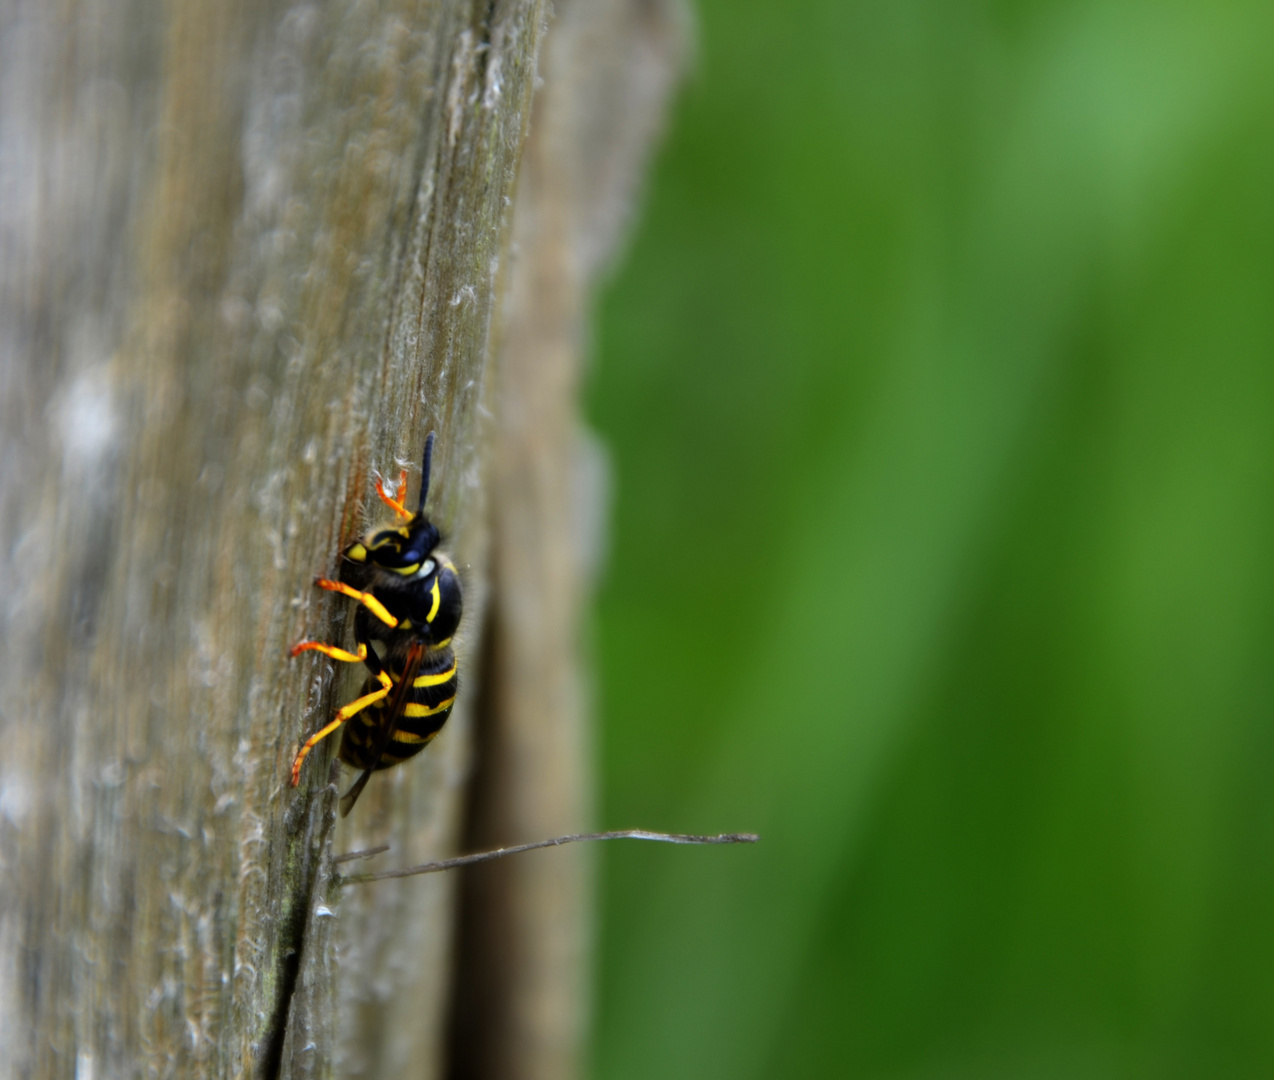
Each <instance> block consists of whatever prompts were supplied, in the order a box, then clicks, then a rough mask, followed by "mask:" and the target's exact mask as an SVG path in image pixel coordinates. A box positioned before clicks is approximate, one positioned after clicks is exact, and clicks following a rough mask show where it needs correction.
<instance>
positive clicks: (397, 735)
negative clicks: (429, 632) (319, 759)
mask: <svg viewBox="0 0 1274 1080" xmlns="http://www.w3.org/2000/svg"><path fill="white" fill-rule="evenodd" d="M388 670H389V677H390V678H391V679H392V680H393V683H394V691H392V692H391V693H390V694H389V695H388V696H387V697H385V698H383V699H381V700H380V701H378V702H376V703H375V704H374V705H371V706H369V707H368V708H366V709H364V710H363V711H362V712H361V713H359V714H358V715H357V716H354V717H352V718H351V719H350V721H349V723H348V724H346V726H345V732H344V735H343V737H342V739H341V760H342V761H344V762H345V763H346V764H347V765H352V766H354V768H356V769H388V768H389V767H390V766H392V765H398V764H400V763H402V762H404V761H406V760H407V759H408V758H409V757H413V756H415V755H416V754H418V753H420V751H421V750H423V749H424V748H425V747H426V746H428V745H429V743H430V741H431V740H432V739H433V737H434V736H435V735H437V734H438V732H439V731H440V730H442V726H443V724H445V723H446V722H447V717H448V716H450V715H451V707H452V706H453V705H454V704H455V701H456V690H457V687H458V685H459V680H458V677H457V675H456V654H455V653H454V652H453V651H452V650H451V649H450V648H449V647H445V648H433V649H430V650H429V651H428V652H427V653H426V654H425V658H424V661H423V662H422V663H421V665H420V669H419V671H418V672H417V673H416V677H415V678H414V679H413V680H412V685H411V688H410V689H409V690H408V691H407V694H406V705H405V706H404V707H403V710H402V712H401V714H400V715H399V717H398V723H397V725H396V726H395V728H394V733H393V735H392V736H391V737H390V740H389V742H388V744H387V745H386V746H385V749H384V752H383V753H382V754H381V756H380V759H379V760H378V761H375V762H373V761H372V755H373V754H374V753H375V750H376V746H377V743H378V742H379V740H380V736H381V733H382V732H383V731H384V730H385V724H386V718H385V716H384V715H383V714H384V710H385V709H386V708H388V703H389V701H391V700H392V699H393V698H394V697H395V692H396V691H397V688H398V684H399V683H400V682H401V681H402V674H403V672H402V664H401V661H399V662H397V663H396V664H392V665H390V667H389V669H388ZM378 685H379V684H378V683H377V682H376V680H375V679H368V680H367V682H366V683H365V684H364V686H365V689H364V690H363V693H369V692H370V691H371V690H374V689H375V687H376V686H378Z"/></svg>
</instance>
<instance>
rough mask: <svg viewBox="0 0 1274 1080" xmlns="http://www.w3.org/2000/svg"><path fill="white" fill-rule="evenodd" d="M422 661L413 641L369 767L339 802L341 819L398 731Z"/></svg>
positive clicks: (422, 652)
mask: <svg viewBox="0 0 1274 1080" xmlns="http://www.w3.org/2000/svg"><path fill="white" fill-rule="evenodd" d="M424 658H425V645H424V643H423V642H421V641H412V643H411V644H410V645H409V646H407V656H406V658H405V659H404V662H403V669H402V674H401V675H399V677H398V679H397V681H396V682H395V683H394V692H393V693H392V694H391V695H390V696H389V707H388V708H387V709H385V711H384V712H383V713H382V714H381V716H382V717H383V719H382V721H381V726H380V732H379V733H378V734H377V736H376V744H375V745H374V746H373V747H372V753H371V757H370V759H369V760H370V761H371V764H370V765H368V767H367V768H366V769H364V770H363V775H362V776H360V777H359V778H358V779H357V780H355V781H354V785H353V786H352V787H351V788H350V789H349V791H347V792H346V793H345V794H344V796H342V798H341V817H345V816H346V815H347V814H348V813H349V812H350V811H351V810H352V809H354V803H356V802H357V801H358V797H359V796H360V795H361V794H362V793H363V788H365V787H366V786H367V781H368V780H370V779H371V777H372V773H374V772H375V771H376V766H377V765H379V764H380V759H381V757H382V756H384V753H385V748H386V747H388V746H389V741H390V740H391V739H392V738H393V737H394V732H395V731H397V730H398V721H399V720H401V719H402V715H403V710H404V709H405V708H406V707H407V699H408V698H409V697H410V696H411V687H412V684H413V683H414V682H415V681H416V676H417V675H418V674H420V665H421V662H422V661H423V660H424Z"/></svg>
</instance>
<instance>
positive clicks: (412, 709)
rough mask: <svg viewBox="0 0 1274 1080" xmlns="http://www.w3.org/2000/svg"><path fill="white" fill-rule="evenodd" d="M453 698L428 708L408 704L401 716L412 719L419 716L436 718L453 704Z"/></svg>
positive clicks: (413, 703) (411, 703)
mask: <svg viewBox="0 0 1274 1080" xmlns="http://www.w3.org/2000/svg"><path fill="white" fill-rule="evenodd" d="M455 701H456V699H455V698H454V697H449V698H447V700H446V701H444V702H442V703H441V704H439V705H435V706H433V708H430V707H429V706H428V705H417V704H416V703H415V702H409V703H408V704H407V706H406V707H405V708H404V709H403V716H410V717H412V718H413V719H414V718H416V717H419V716H437V715H438V714H439V713H440V712H446V711H447V710H448V709H450V708H451V706H452V705H454V704H455Z"/></svg>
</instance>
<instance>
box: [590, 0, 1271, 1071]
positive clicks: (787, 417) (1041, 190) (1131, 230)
mask: <svg viewBox="0 0 1274 1080" xmlns="http://www.w3.org/2000/svg"><path fill="white" fill-rule="evenodd" d="M697 22H698V48H697V60H696V63H695V71H694V74H693V75H692V77H691V79H690V80H689V83H688V85H687V86H686V88H685V90H684V92H683V94H682V96H681V98H680V101H679V104H678V107H677V109H676V112H675V116H674V119H673V122H672V124H671V127H670V132H669V137H668V141H667V143H666V145H665V147H664V151H663V154H662V156H661V159H660V162H659V164H658V165H657V168H656V170H655V173H654V176H653V178H652V181H651V186H650V188H649V190H648V192H647V198H646V205H645V210H644V214H643V216H642V219H641V223H640V227H639V230H638V232H637V234H636V235H635V237H634V241H633V247H632V249H631V251H630V253H629V257H628V258H627V260H626V262H625V264H624V266H623V268H622V269H621V270H620V272H619V274H618V276H617V278H616V279H615V280H614V281H613V282H612V283H611V285H610V286H609V287H608V289H607V291H606V293H605V295H604V297H603V302H602V305H601V310H600V312H599V317H598V322H597V337H598V346H599V348H598V352H599V354H600V355H599V356H598V359H597V364H596V367H595V369H594V371H593V374H592V381H591V386H590V391H589V412H590V416H591V418H592V422H593V423H594V424H595V425H596V426H597V428H598V429H599V430H600V431H601V432H602V433H603V435H604V436H605V438H606V439H607V441H608V442H609V444H610V446H611V448H612V452H613V455H614V465H615V475H616V506H615V515H614V526H613V537H612V554H611V560H610V564H609V568H608V571H607V577H606V580H605V583H604V585H603V588H602V592H601V596H600V613H599V618H598V623H597V637H596V650H597V654H598V656H599V660H600V670H601V677H600V688H599V695H600V699H601V701H600V704H601V711H602V716H603V727H602V730H601V739H600V747H599V753H600V755H601V758H602V761H603V788H602V792H601V807H600V813H599V818H600V821H601V823H603V824H605V825H606V826H608V827H618V826H631V825H642V826H645V827H650V828H667V829H672V830H678V831H717V830H737V829H754V830H756V831H758V832H760V833H762V834H763V841H762V843H761V844H760V845H759V846H758V847H756V848H751V849H745V848H726V849H668V848H663V847H656V846H654V845H648V846H642V845H632V846H625V847H623V848H622V849H620V848H616V849H610V850H607V851H605V852H602V853H601V854H600V855H599V858H600V859H601V866H602V874H601V889H602V900H603V906H602V919H601V927H600V950H599V970H598V982H599V996H598V1005H597V1017H596V1019H597V1025H596V1035H595V1041H594V1052H593V1074H594V1076H595V1077H597V1078H598V1080H637V1078H641V1080H650V1078H654V1077H659V1078H666V1077H688V1078H695V1080H711V1078H718V1077H719V1078H730V1080H736V1078H750V1077H816V1076H817V1077H822V1076H852V1077H909V1078H911V1077H914V1078H922V1077H1035V1076H1040V1077H1081V1076H1082V1077H1231V1076H1232V1077H1268V1076H1274V723H1272V721H1274V573H1272V569H1271V567H1272V563H1271V552H1274V5H1271V4H1270V3H1269V2H1268V0H1264V2H1259V3H1258V2H1237V0H1236V2H1230V0H1215V2H1212V3H1202V2H1196V3H1174V2H1172V0H1160V2H1154V3H1150V2H1145V3H1132V2H1118V0H1107V2H1095V3H1062V2H1032V3H1027V2H1012V0H984V2H981V3H978V2H972V0H947V2H938V0H934V2H928V3H924V2H917V0H874V2H852V0H840V2H835V0H818V2H809V3H805V4H800V5H796V4H775V3H772V2H770V3H766V2H762V0H702V2H701V3H700V4H699V5H698V20H697Z"/></svg>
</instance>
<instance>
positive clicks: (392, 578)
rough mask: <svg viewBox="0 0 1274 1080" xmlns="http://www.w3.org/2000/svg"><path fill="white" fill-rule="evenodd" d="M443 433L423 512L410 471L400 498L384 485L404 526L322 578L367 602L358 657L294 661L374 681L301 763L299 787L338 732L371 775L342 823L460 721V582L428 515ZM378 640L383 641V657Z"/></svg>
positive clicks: (362, 546)
mask: <svg viewBox="0 0 1274 1080" xmlns="http://www.w3.org/2000/svg"><path fill="white" fill-rule="evenodd" d="M433 446H434V433H433V432H432V431H431V432H430V433H429V436H428V438H426V439H425V460H424V464H423V465H422V466H421V470H420V495H419V498H418V502H417V506H416V512H415V513H414V514H413V513H412V512H411V511H409V510H408V509H407V508H406V506H405V502H406V498H405V496H406V492H407V470H406V469H404V470H403V471H402V474H401V476H400V478H399V482H398V488H397V491H396V493H395V496H391V495H389V494H388V493H387V492H386V491H385V488H384V486H383V485H382V483H381V481H380V479H379V478H378V479H377V481H376V494H377V495H379V496H380V498H381V500H382V501H383V502H384V503H385V504H386V505H387V506H389V507H390V508H391V509H392V510H393V511H394V513H395V514H396V515H397V516H398V517H399V518H400V519H401V523H400V524H399V525H398V527H396V528H385V529H380V530H376V531H373V532H371V533H369V534H368V535H367V536H366V537H365V538H364V539H362V540H360V541H358V542H357V543H353V544H350V545H349V547H347V548H346V549H345V550H344V551H343V552H341V562H340V569H339V571H338V577H339V578H340V580H339V581H330V580H328V579H327V578H322V577H320V578H315V579H314V584H315V585H317V586H318V587H319V588H320V589H326V590H328V591H329V592H336V593H340V594H342V595H343V596H348V597H349V598H350V599H351V600H355V601H357V603H358V608H357V610H356V611H355V614H354V641H355V644H356V646H357V648H356V650H355V651H354V652H349V651H348V650H346V649H341V648H338V647H337V646H335V645H325V644H323V643H322V642H319V641H301V642H298V643H297V644H296V645H293V646H292V649H291V655H292V656H294V657H296V656H300V655H301V653H303V652H308V651H313V652H319V653H322V654H323V655H324V656H328V657H331V658H332V659H333V660H339V661H342V662H344V663H350V664H362V665H363V666H364V667H366V668H367V671H368V673H369V674H368V676H367V679H366V681H365V682H364V683H363V688H362V690H361V691H360V692H359V696H358V697H357V698H355V699H354V700H353V701H351V702H350V703H349V704H348V705H346V706H344V707H343V708H341V709H340V710H338V711H337V713H336V715H335V716H334V717H333V718H332V721H331V723H329V724H328V725H327V726H326V727H324V728H321V729H320V730H318V731H316V732H315V733H314V734H313V735H311V736H310V737H309V738H308V739H307V740H306V741H305V744H304V745H303V746H302V747H301V749H300V750H299V751H297V755H296V758H295V759H294V760H293V762H292V786H293V787H296V785H297V784H299V783H300V781H301V766H302V765H303V764H304V762H305V758H306V756H307V755H308V754H309V753H310V751H311V750H313V749H314V747H316V746H317V745H318V744H319V743H320V742H322V741H323V740H324V739H326V738H327V737H328V736H329V735H331V734H332V733H333V732H334V731H336V730H337V729H338V728H341V727H344V732H343V733H342V736H341V749H340V758H341V760H342V761H344V762H345V763H346V764H347V765H352V766H353V767H354V768H356V769H362V770H363V773H362V775H361V776H360V777H359V778H358V779H357V780H356V781H355V782H354V784H353V786H352V787H351V788H350V789H349V791H348V792H346V794H345V795H344V797H343V798H342V799H341V807H340V808H341V816H342V817H344V816H345V815H346V814H348V813H349V812H350V810H351V809H352V808H353V806H354V803H355V802H356V801H357V799H358V797H359V795H360V794H362V791H363V788H364V787H366V786H367V781H368V780H369V779H370V778H371V775H372V773H373V772H375V771H377V770H378V769H388V768H389V767H390V766H392V765H398V764H400V763H401V762H404V761H406V760H407V759H408V758H409V757H413V756H414V755H416V754H418V753H420V751H421V750H423V749H424V748H425V747H426V746H427V745H428V744H429V742H430V741H431V740H432V739H433V737H434V736H435V735H437V734H438V732H439V731H440V730H442V725H443V724H445V723H446V722H447V717H448V716H450V715H451V707H452V706H453V705H454V704H455V700H456V690H457V687H458V685H459V682H458V678H457V674H456V654H455V652H454V651H453V650H452V647H451V639H452V637H453V636H454V635H455V632H456V628H457V627H458V626H459V625H460V613H461V606H462V597H461V589H460V577H459V575H458V574H457V573H456V568H455V566H454V564H453V563H452V562H451V560H450V559H449V558H448V557H447V556H446V555H444V554H443V553H442V552H441V551H439V550H437V548H438V544H439V542H440V539H441V538H440V537H439V535H438V529H437V528H436V527H435V526H434V524H433V522H431V521H430V520H429V519H428V518H427V517H426V516H425V499H426V498H427V497H428V495H429V465H430V460H431V458H432V456H433ZM374 643H379V644H380V649H379V650H378V649H377V648H376V646H375V644H374Z"/></svg>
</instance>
